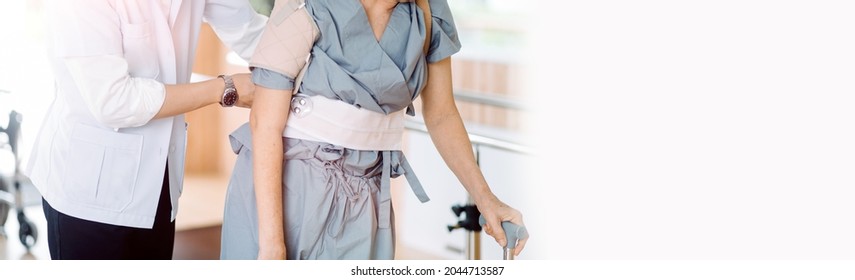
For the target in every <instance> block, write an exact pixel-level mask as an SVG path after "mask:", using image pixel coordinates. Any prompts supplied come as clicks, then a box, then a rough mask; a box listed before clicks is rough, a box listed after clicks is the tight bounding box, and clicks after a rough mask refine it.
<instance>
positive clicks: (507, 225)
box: [478, 216, 528, 260]
mask: <svg viewBox="0 0 855 280" xmlns="http://www.w3.org/2000/svg"><path fill="white" fill-rule="evenodd" d="M478 223H479V224H481V226H482V227H483V226H484V224H486V223H487V220H484V216H481V217H479V218H478ZM502 230H504V231H505V240H507V242H508V244H507V245H506V246H505V248H504V258H505V259H506V260H512V259H514V255H513V253H512V251H513V249H514V248H516V247H517V241H518V240H520V239H525V238H528V231H527V230H526V229H525V227H524V226H519V225H516V224H514V223H511V222H502Z"/></svg>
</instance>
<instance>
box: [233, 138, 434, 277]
mask: <svg viewBox="0 0 855 280" xmlns="http://www.w3.org/2000/svg"><path fill="white" fill-rule="evenodd" d="M229 140H230V142H231V145H232V149H233V150H234V152H235V153H237V155H238V157H237V161H236V162H235V166H234V170H233V172H232V176H231V179H230V182H229V186H228V191H227V193H226V204H225V213H224V216H223V229H222V241H221V242H222V243H221V251H220V258H221V259H255V258H256V257H257V255H258V217H257V209H256V204H255V188H254V185H253V180H252V139H251V133H250V128H249V125H248V124H244V125H243V126H241V127H240V128H238V129H237V130H236V131H235V132H233V133H232V134H231V135H229ZM283 141H284V142H283V143H284V149H285V161H284V163H283V168H282V172H283V173H282V178H283V186H282V194H283V204H284V205H283V207H284V219H285V221H284V224H285V229H284V230H285V243H286V249H287V258H288V259H381V260H382V259H393V258H394V256H395V246H394V245H395V228H394V223H392V221H393V215H394V214H393V210H392V203H391V194H390V189H389V188H390V187H389V184H390V182H389V181H390V178H395V177H398V176H400V175H404V174H406V177H407V180H408V182H409V183H410V186H411V187H412V188H413V191H414V192H415V193H416V196H418V198H419V200H421V201H422V202H426V201H427V200H428V198H427V195H426V194H425V193H424V190H423V189H422V187H421V185H420V184H419V183H418V179H416V177H415V176H414V174H413V173H412V169H411V168H410V166H409V164H408V163H407V161H406V159H404V156H403V153H401V152H400V151H361V150H352V149H347V148H343V147H340V146H336V145H332V144H328V143H321V142H314V141H307V140H301V139H292V138H283Z"/></svg>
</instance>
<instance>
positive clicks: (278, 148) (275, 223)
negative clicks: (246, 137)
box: [249, 86, 291, 259]
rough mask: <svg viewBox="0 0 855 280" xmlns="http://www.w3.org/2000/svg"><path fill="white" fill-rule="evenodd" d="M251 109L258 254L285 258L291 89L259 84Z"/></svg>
mask: <svg viewBox="0 0 855 280" xmlns="http://www.w3.org/2000/svg"><path fill="white" fill-rule="evenodd" d="M255 99H256V100H255V102H253V105H252V110H251V111H250V118H249V120H250V126H251V129H252V147H253V148H252V166H253V173H252V176H253V183H254V185H255V200H256V211H258V247H259V251H258V258H259V259H285V256H286V248H285V233H284V222H283V215H284V213H283V212H284V210H283V209H284V208H283V204H282V160H283V154H284V148H283V145H282V132H283V131H284V130H285V123H286V122H287V120H288V111H289V110H290V105H291V91H290V90H274V89H269V88H265V87H260V86H259V87H258V88H257V91H256V94H255Z"/></svg>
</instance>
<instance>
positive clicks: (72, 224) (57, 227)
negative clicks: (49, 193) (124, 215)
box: [42, 172, 175, 260]
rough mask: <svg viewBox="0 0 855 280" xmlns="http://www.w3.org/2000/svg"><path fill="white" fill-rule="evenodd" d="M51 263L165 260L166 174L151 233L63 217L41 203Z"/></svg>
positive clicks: (169, 243)
mask: <svg viewBox="0 0 855 280" xmlns="http://www.w3.org/2000/svg"><path fill="white" fill-rule="evenodd" d="M42 207H43V208H44V212H45V218H47V227H48V236H47V239H48V247H49V249H50V257H51V259H54V260H169V259H172V250H173V247H174V244H175V222H172V221H171V213H172V203H171V202H170V197H169V172H166V175H164V176H163V186H162V187H161V190H160V201H159V202H158V203H157V213H156V214H155V218H154V227H153V228H152V229H142V228H132V227H124V226H116V225H111V224H104V223H98V222H93V221H89V220H83V219H78V218H75V217H71V216H68V215H65V214H63V213H61V212H59V211H57V210H56V209H53V207H51V206H50V204H48V202H47V201H46V200H44V199H42Z"/></svg>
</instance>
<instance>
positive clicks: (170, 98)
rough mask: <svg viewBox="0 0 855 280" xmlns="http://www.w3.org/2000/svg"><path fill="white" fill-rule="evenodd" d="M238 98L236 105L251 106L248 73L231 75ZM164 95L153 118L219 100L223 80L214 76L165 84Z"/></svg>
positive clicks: (250, 84) (186, 110) (178, 112)
mask: <svg viewBox="0 0 855 280" xmlns="http://www.w3.org/2000/svg"><path fill="white" fill-rule="evenodd" d="M232 81H234V83H235V88H236V89H237V92H238V95H239V96H240V97H239V98H238V102H237V104H236V105H237V106H238V107H244V108H249V107H251V106H252V100H253V95H254V92H255V85H254V84H253V83H252V81H251V80H250V74H243V73H242V74H235V75H232ZM165 87H166V96H165V98H164V101H163V106H162V107H160V111H158V112H157V114H156V115H155V116H154V119H159V118H165V117H171V116H175V115H180V114H184V113H187V112H190V111H193V110H196V109H199V108H202V107H205V106H207V105H211V104H216V103H219V102H220V99H221V98H222V97H223V89H224V88H225V82H224V81H223V79H220V78H214V79H210V80H207V81H203V82H198V83H191V84H180V85H166V86H165Z"/></svg>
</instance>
